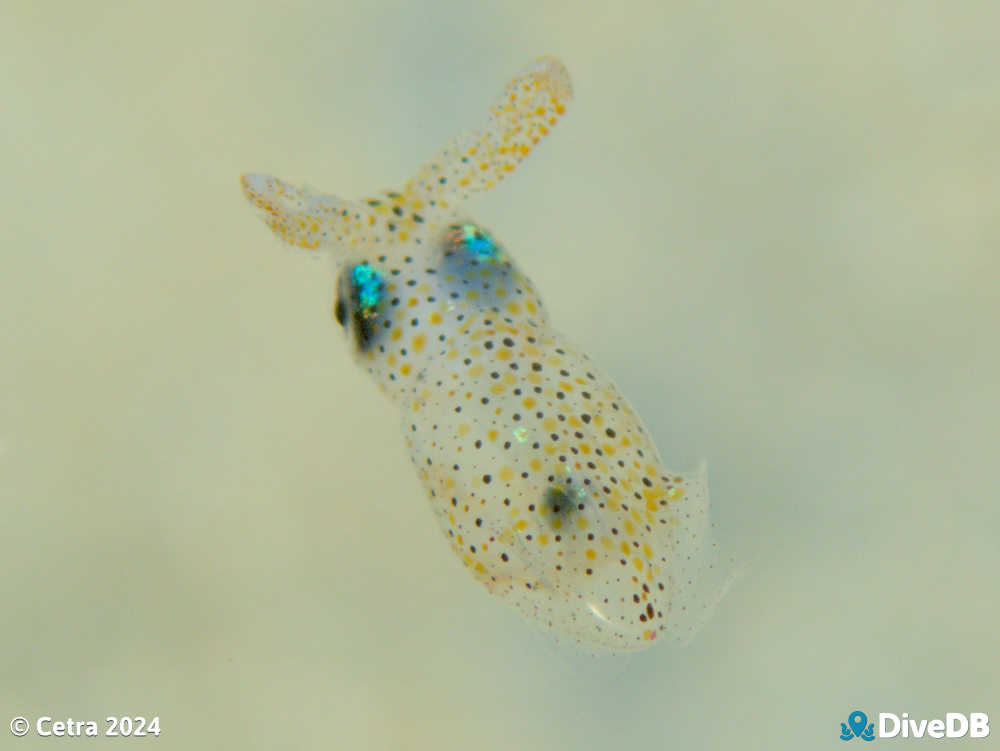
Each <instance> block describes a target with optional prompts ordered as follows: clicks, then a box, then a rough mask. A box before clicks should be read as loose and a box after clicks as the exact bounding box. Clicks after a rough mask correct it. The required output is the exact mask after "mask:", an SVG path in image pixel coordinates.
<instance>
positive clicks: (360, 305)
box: [351, 263, 385, 315]
mask: <svg viewBox="0 0 1000 751" xmlns="http://www.w3.org/2000/svg"><path fill="white" fill-rule="evenodd" d="M351 285H352V286H353V287H354V299H355V304H354V313H355V314H358V313H361V314H363V315H373V314H374V312H375V308H377V307H378V304H379V301H380V300H381V299H382V293H383V291H384V290H385V284H384V283H383V281H382V275H381V274H380V273H379V272H378V271H376V270H375V269H373V268H372V267H371V266H369V265H368V264H367V263H360V264H358V265H357V266H355V267H354V269H353V270H352V271H351Z"/></svg>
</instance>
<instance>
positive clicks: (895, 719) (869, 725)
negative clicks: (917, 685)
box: [840, 709, 990, 741]
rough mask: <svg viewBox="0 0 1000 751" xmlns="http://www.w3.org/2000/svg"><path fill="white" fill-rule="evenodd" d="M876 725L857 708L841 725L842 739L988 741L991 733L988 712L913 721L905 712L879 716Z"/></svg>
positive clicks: (886, 713)
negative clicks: (973, 739) (959, 739)
mask: <svg viewBox="0 0 1000 751" xmlns="http://www.w3.org/2000/svg"><path fill="white" fill-rule="evenodd" d="M877 727H878V732H877V733H876V731H875V728H876V723H874V722H869V721H868V715H866V714H865V713H864V712H862V711H861V710H860V709H855V710H854V711H853V712H851V713H850V714H849V715H848V716H847V722H842V723H840V740H842V741H853V740H854V739H855V738H860V739H861V740H863V741H873V740H875V739H876V738H965V737H966V736H968V737H969V738H986V737H988V736H989V734H990V718H989V715H987V714H986V713H985V712H969V713H968V714H963V713H962V712H947V713H945V716H944V718H943V719H942V718H933V719H929V720H928V719H920V720H914V719H911V718H910V715H909V714H908V713H906V712H903V713H902V714H893V713H892V712H879V713H878V723H877Z"/></svg>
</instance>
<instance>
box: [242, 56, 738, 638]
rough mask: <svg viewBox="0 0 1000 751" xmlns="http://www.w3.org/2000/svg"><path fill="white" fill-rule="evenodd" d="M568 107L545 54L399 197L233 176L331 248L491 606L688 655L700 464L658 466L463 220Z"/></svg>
mask: <svg viewBox="0 0 1000 751" xmlns="http://www.w3.org/2000/svg"><path fill="white" fill-rule="evenodd" d="M571 98H572V87H571V84H570V79H569V75H568V73H567V71H566V69H565V68H564V67H563V65H562V64H561V63H560V62H559V61H558V60H556V59H555V58H552V57H543V58H540V59H538V60H536V61H535V62H534V63H533V64H531V65H530V66H528V67H527V68H525V69H524V70H523V71H522V72H521V73H520V74H519V75H518V76H516V77H515V78H514V79H513V80H512V81H511V82H510V83H509V84H508V85H507V88H506V89H505V91H504V93H503V95H502V96H501V98H500V99H499V100H498V102H497V103H496V104H495V105H494V106H493V107H492V108H491V110H490V117H489V120H488V122H487V125H486V127H485V128H484V129H483V130H481V131H474V132H471V133H467V134H464V135H462V136H459V137H458V138H456V139H455V140H454V141H453V142H452V143H450V144H449V145H448V146H447V147H446V148H445V149H443V150H442V151H441V152H439V154H438V155H437V156H436V157H435V158H434V159H432V160H430V161H429V162H427V163H426V164H424V165H423V166H422V167H421V168H420V170H419V171H418V172H417V175H416V176H415V177H414V178H413V179H412V180H410V181H409V182H408V183H407V184H406V186H405V187H404V188H403V189H402V190H401V191H399V192H396V191H387V192H384V193H382V194H380V195H378V196H376V197H373V198H368V199H363V200H361V201H346V200H344V199H340V198H336V197H333V196H326V195H319V194H315V193H312V192H311V191H309V190H307V189H304V188H298V187H294V186H292V185H290V184H288V183H285V182H283V181H281V180H278V179H276V178H273V177H269V176H264V175H251V174H248V175H244V176H243V177H242V185H243V190H244V193H245V195H246V197H247V199H248V200H249V201H250V202H251V203H252V204H253V205H254V206H255V207H257V209H258V210H259V212H260V214H261V216H262V218H263V220H264V221H265V223H266V224H267V225H268V226H269V227H270V228H271V229H272V230H273V231H274V232H275V234H277V235H278V236H279V237H280V238H281V239H282V240H284V241H285V242H286V243H289V244H291V245H295V246H299V247H303V248H307V249H310V250H315V249H318V248H330V249H332V250H334V258H335V260H336V263H337V266H338V269H339V278H338V283H337V294H336V301H335V303H334V317H335V318H336V320H337V321H338V322H339V323H340V324H341V326H343V327H344V328H345V330H346V331H347V334H348V338H349V340H350V348H351V351H352V353H353V356H354V358H355V360H356V361H357V362H358V363H359V365H360V366H361V367H362V368H364V369H365V370H367V372H368V373H370V374H371V376H372V377H373V378H374V379H375V381H376V382H377V383H378V385H379V387H380V388H381V390H382V391H383V392H384V393H385V394H386V395H387V396H388V397H389V398H390V399H391V400H392V401H393V402H394V403H395V404H396V405H397V406H398V407H399V409H400V413H401V415H402V425H403V430H404V434H405V437H406V441H407V445H408V447H409V452H410V456H411V459H412V461H413V464H414V467H415V468H416V470H417V473H418V475H419V477H420V480H421V482H422V483H423V485H424V487H425V488H426V490H427V492H428V495H429V498H430V502H431V507H432V509H433V511H434V514H435V515H436V517H437V519H438V522H439V523H440V525H441V529H442V530H443V532H444V534H445V536H446V538H447V539H448V542H449V543H450V545H451V547H452V549H453V550H454V551H455V554H456V555H457V556H458V557H459V559H460V560H461V561H462V562H463V564H464V565H465V566H466V568H468V569H469V571H470V572H471V573H472V575H473V576H474V577H475V579H476V580H477V581H479V582H480V583H482V584H483V586H484V587H485V588H486V589H487V590H488V591H489V592H490V593H492V594H493V595H495V596H497V597H499V598H501V599H503V600H505V601H506V602H508V603H509V604H511V605H513V606H514V607H516V608H517V609H518V610H520V612H521V613H522V614H523V615H524V616H526V617H527V618H529V619H530V620H533V621H535V622H538V623H540V624H541V625H542V626H544V627H546V628H548V629H551V631H552V632H554V633H555V634H557V635H561V636H564V637H568V638H570V639H571V640H573V641H574V642H575V643H576V644H578V645H579V646H581V647H583V648H584V649H587V650H591V651H603V652H622V651H632V650H638V649H643V648H645V647H648V646H649V645H651V644H653V643H654V642H655V640H656V639H657V638H658V637H660V636H661V635H664V636H666V637H667V638H669V639H672V640H676V641H684V640H686V639H687V638H689V637H690V635H691V634H693V632H694V631H695V630H696V629H697V628H698V626H699V625H700V624H701V623H702V622H703V620H704V619H705V618H706V617H707V615H708V613H709V612H710V611H711V609H712V606H713V605H714V603H715V602H716V601H717V600H718V597H719V596H720V595H719V590H718V588H717V587H715V586H714V585H712V584H710V585H708V587H707V588H706V586H705V585H704V583H703V582H704V580H705V579H713V577H712V576H705V574H706V572H709V571H710V570H712V569H716V570H718V566H717V565H716V564H715V562H714V558H715V556H714V550H713V547H714V546H713V544H712V543H711V541H710V535H709V532H710V524H709V519H708V493H707V486H706V478H705V474H704V469H702V470H701V471H700V472H698V473H696V474H693V475H685V474H681V473H678V472H675V471H672V470H668V469H666V468H665V467H664V466H663V463H662V462H661V460H660V457H659V454H658V452H657V450H656V447H655V446H654V445H653V442H652V440H651V438H650V436H649V434H648V432H647V431H646V429H645V428H644V427H643V424H642V421H641V420H640V419H639V417H638V415H637V414H636V413H635V411H634V410H633V408H632V406H631V405H630V404H629V402H628V400H627V399H626V398H625V397H624V396H623V395H622V394H621V392H620V391H619V390H618V388H617V386H616V385H615V384H614V383H613V382H612V381H611V379H610V378H609V377H608V376H607V375H605V374H604V373H603V371H602V370H601V369H600V368H599V367H598V366H597V365H595V364H594V363H593V362H592V361H591V360H590V358H589V357H588V356H587V355H586V354H584V353H583V352H582V351H580V350H579V349H577V348H576V347H575V346H574V345H573V344H571V343H570V342H569V341H568V340H567V339H566V338H564V337H563V335H562V334H560V333H559V332H558V331H556V330H555V329H554V328H553V327H552V325H551V324H550V322H549V317H548V314H547V312H546V310H545V308H544V307H543V305H542V300H541V298H540V297H539V294H538V292H537V290H536V289H535V287H534V285H533V284H532V282H531V280H530V279H529V278H528V277H527V276H526V275H525V274H524V272H523V271H521V269H520V268H519V267H518V266H517V264H516V263H515V262H514V260H513V259H512V258H511V256H510V255H509V254H508V252H507V251H506V250H505V249H504V248H503V247H502V246H501V245H500V243H499V242H498V241H497V240H496V239H495V238H494V237H493V235H492V234H490V233H489V232H488V231H487V230H486V229H484V228H483V227H481V226H480V225H478V224H476V223H475V222H473V221H472V220H470V219H468V218H467V217H466V216H465V215H464V214H463V213H462V211H461V204H462V202H463V201H464V200H465V199H466V198H468V197H469V196H470V195H472V194H474V193H477V192H481V191H485V190H488V189H489V188H491V187H492V186H493V185H495V184H496V183H497V182H499V181H500V180H502V179H503V178H505V177H506V176H507V175H508V174H509V173H510V172H512V171H513V170H514V169H515V168H516V166H517V165H518V164H519V163H520V162H521V161H522V160H523V159H524V158H525V157H526V156H527V155H528V154H529V153H530V152H531V150H532V149H533V148H534V147H535V146H536V145H537V144H538V142H539V141H540V140H541V138H543V137H544V136H545V135H547V133H548V132H549V130H550V129H551V128H552V126H554V125H555V124H556V122H557V121H558V119H559V118H560V116H561V115H562V114H563V113H564V112H565V108H566V105H567V104H568V102H569V101H570V99H571Z"/></svg>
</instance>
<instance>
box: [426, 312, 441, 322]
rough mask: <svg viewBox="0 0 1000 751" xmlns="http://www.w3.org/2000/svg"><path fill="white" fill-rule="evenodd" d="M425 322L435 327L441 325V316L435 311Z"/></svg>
mask: <svg viewBox="0 0 1000 751" xmlns="http://www.w3.org/2000/svg"><path fill="white" fill-rule="evenodd" d="M427 320H429V321H430V322H431V323H433V324H434V325H437V324H439V323H441V314H440V313H438V312H437V311H436V310H435V311H434V312H433V313H431V314H430V316H428V318H427Z"/></svg>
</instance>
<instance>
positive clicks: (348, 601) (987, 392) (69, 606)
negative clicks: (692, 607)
mask: <svg viewBox="0 0 1000 751" xmlns="http://www.w3.org/2000/svg"><path fill="white" fill-rule="evenodd" d="M998 28H1000V5H997V4H995V3H979V2H975V3H973V2H955V3H948V4H945V3H938V2H925V1H919V2H918V1H914V2H879V3H874V2H873V3H866V2H843V1H841V2H836V3H832V2H830V3H824V2H802V0H783V1H782V0H775V1H773V2H753V3H751V2H731V3H709V4H704V5H702V6H701V7H695V6H694V4H689V3H662V2H652V1H650V2H646V3H625V4H623V5H619V4H617V3H600V2H596V1H594V2H544V1H543V2H537V1H536V2H509V3H496V4H489V5H487V4H479V3H467V2H459V1H458V0H455V1H453V2H431V3H427V4H424V3H411V2H402V1H398V2H386V3H381V4H379V5H378V8H377V9H376V8H373V7H370V5H369V4H367V3H360V2H357V3H337V2H322V3H320V2H309V1H301V2H291V3H269V4H264V3H260V4H254V5H252V4H249V3H236V2H229V3H216V2H190V1H185V2H176V3H155V4H154V3H132V2H124V1H122V2H87V3H81V2H61V3H56V2H52V3H44V2H43V3H31V2H27V1H26V0H15V1H14V2H13V3H11V2H6V3H4V7H3V10H0V63H2V70H3V73H2V76H0V101H2V103H3V104H2V116H0V177H2V179H0V216H2V223H0V254H2V274H0V337H2V339H0V346H2V354H0V495H2V502H0V503H2V505H0V511H2V525H0V640H2V641H0V711H2V712H3V717H2V718H0V720H2V722H0V738H2V740H0V747H3V748H11V749H16V748H24V749H27V748H42V747H45V748H48V747H50V746H51V747H53V748H55V747H56V746H57V745H59V742H58V741H57V740H48V741H44V740H41V739H39V738H37V737H35V736H34V734H33V733H32V735H31V736H30V737H29V738H28V739H23V740H17V739H14V738H12V737H11V736H9V735H7V732H8V731H7V729H6V727H5V725H6V723H7V722H8V721H9V718H10V717H13V716H15V715H25V716H27V717H29V718H31V719H32V720H33V719H34V718H35V717H37V716H38V715H41V714H47V715H52V716H55V717H57V718H58V717H62V718H65V717H68V716H71V717H73V718H75V719H102V718H103V717H104V716H105V715H108V714H132V715H146V716H151V715H154V714H155V715H159V716H160V718H161V727H162V730H163V732H162V735H161V736H160V738H159V739H158V740H156V741H152V740H148V741H146V743H148V744H150V745H156V746H157V747H158V748H164V749H167V748H169V749H198V748H206V749H229V748H232V749H247V748H265V749H272V748H274V749H276V748H302V749H312V748H343V749H353V748H359V749H363V748H373V749H383V748H400V749H469V748H480V749H505V748H519V749H529V750H532V749H553V748H580V749H601V750H602V751H605V750H606V749H614V748H622V747H625V745H626V744H627V745H628V747H642V748H651V749H677V748H705V749H732V748H768V749H783V748H788V749H803V748H840V747H842V742H841V741H840V740H839V738H838V733H839V729H840V723H841V722H842V721H845V720H846V718H847V715H848V713H849V712H850V711H851V710H853V709H855V708H860V709H862V710H864V711H867V712H868V713H869V714H871V715H873V714H874V713H876V712H879V711H892V712H896V713H897V714H899V713H902V712H908V713H909V714H910V716H911V717H923V718H932V717H943V716H944V713H945V712H948V711H956V712H970V711H986V712H991V713H992V721H993V725H994V728H995V730H994V739H995V738H996V737H997V736H998V734H1000V677H998V672H1000V669H998V667H997V666H998V665H1000V639H998V636H997V633H998V632H997V629H998V627H997V624H998V621H1000V593H998V589H1000V588H998V584H997V572H998V571H1000V542H998V540H1000V512H998V491H1000V480H998V473H997V469H996V466H997V454H998V448H1000V437H998V436H1000V429H998V424H1000V385H998V384H1000V354H998V347H997V341H998V334H997V328H998V319H1000V281H998V280H1000V258H998V248H1000V219H998V217H1000V157H998V141H997V133H998V131H1000V32H998ZM547 52H548V53H554V54H557V55H559V56H561V57H562V58H563V59H564V60H565V62H566V64H567V66H568V67H569V69H570V71H571V73H572V74H573V77H574V81H575V86H576V99H575V101H574V102H573V104H572V108H571V110H570V115H569V116H568V117H567V118H566V119H565V121H564V122H563V123H561V124H560V125H559V126H558V128H557V129H556V131H555V132H554V133H553V137H552V138H551V139H549V141H548V142H547V143H545V144H544V146H543V148H541V149H539V150H538V152H537V154H535V155H533V156H532V158H531V159H530V160H528V161H527V162H526V163H525V165H524V166H523V168H522V169H520V170H519V171H518V173H517V174H516V175H515V176H514V177H513V178H512V179H511V180H510V181H509V182H506V183H504V184H503V185H502V186H500V187H499V188H498V189H497V190H495V191H493V192H492V193H490V194H489V195H487V196H484V197H482V198H480V199H477V201H476V203H475V205H474V206H473V207H472V209H473V212H474V214H475V216H476V217H477V218H479V219H480V220H481V221H482V222H483V223H484V224H485V225H486V226H488V227H491V228H492V229H493V230H494V231H496V233H497V234H498V236H499V237H500V238H501V240H502V241H503V242H504V243H505V245H506V247H507V248H508V249H509V250H510V251H511V252H512V253H513V254H514V255H515V256H516V257H517V258H518V259H519V261H520V262H521V263H522V265H523V266H524V268H526V269H527V270H528V272H529V273H530V274H531V276H532V277H533V278H534V280H535V282H536V283H537V285H538V287H539V288H540V289H541V290H542V291H543V293H544V295H545V297H546V301H547V304H548V306H549V309H550V311H551V314H552V317H553V319H554V321H555V322H556V325H557V326H559V327H560V328H561V329H562V330H563V331H565V332H566V333H567V334H569V335H570V336H571V338H573V339H574V340H576V341H579V342H581V343H584V344H585V345H586V346H587V348H588V349H589V351H590V352H591V354H592V356H593V357H594V358H595V359H597V360H598V362H600V363H601V364H602V365H603V367H604V368H605V369H606V370H607V371H608V372H610V374H611V375H612V376H613V377H615V378H616V379H617V380H618V382H619V383H620V385H621V386H622V388H623V389H624V391H625V392H626V393H627V394H628V395H629V396H630V398H631V399H632V401H633V402H634V404H635V405H636V407H637V408H638V410H639V412H640V413H641V414H642V415H643V416H644V419H645V422H646V423H647V425H648V426H649V428H650V430H651V431H652V433H653V434H654V436H655V437H656V439H657V442H658V444H659V446H660V449H661V453H662V454H663V456H664V458H665V459H666V460H667V463H668V465H670V466H673V467H675V468H680V469H683V468H686V467H691V466H694V465H695V464H696V463H697V462H698V461H699V460H701V459H703V458H704V459H707V460H708V461H709V464H710V484H711V488H712V496H713V508H714V517H715V520H716V522H717V524H718V530H719V531H718V536H719V539H720V541H721V542H722V543H723V545H724V546H725V548H726V550H727V551H728V552H730V553H731V554H733V555H735V556H736V557H737V558H738V559H739V560H741V561H746V562H749V567H748V573H747V575H746V576H745V577H744V578H743V579H742V580H741V581H740V582H739V584H738V585H737V586H736V587H735V588H734V589H733V590H732V591H731V593H730V594H729V596H728V597H727V598H726V599H725V600H724V601H723V603H722V605H721V606H720V607H719V609H718V611H717V613H716V615H715V617H714V618H713V620H712V621H711V622H709V624H708V625H707V626H706V628H705V629H704V630H703V631H702V632H701V633H700V634H699V636H698V638H697V639H696V640H695V641H694V642H693V643H692V644H691V645H690V646H688V647H686V648H683V649H671V648H668V647H663V648H657V649H654V650H652V651H649V652H646V653H643V654H640V655H638V656H634V657H631V658H627V659H601V660H595V659H593V658H589V657H585V656H577V655H575V654H572V653H566V652H564V651H563V650H562V649H558V648H555V647H553V645H552V644H551V643H550V641H549V640H548V639H547V638H546V637H544V636H543V635H541V634H539V633H537V632H536V631H535V630H534V629H533V628H532V627H530V626H528V625H527V624H526V623H525V622H523V621H522V620H521V619H520V618H519V617H518V616H517V615H516V614H515V613H513V612H511V611H508V610H507V609H506V608H505V607H504V606H503V605H502V604H501V603H499V602H496V601H493V600H492V599H491V598H490V597H489V596H488V595H487V594H486V593H485V592H483V591H481V590H480V589H479V587H478V586H477V585H476V584H475V583H474V582H473V581H472V579H471V578H470V577H469V576H468V575H467V574H466V573H465V572H464V571H463V570H462V568H461V566H460V564H459V562H458V561H457V560H456V559H454V557H453V555H452V553H451V552H450V550H449V549H448V546H447V545H446V544H445V543H444V541H443V540H442V539H441V535H440V532H439V531H438V529H437V527H436V523H435V522H434V520H433V519H432V516H431V514H430V512H429V510H428V508H427V502H426V500H425V499H424V498H423V496H422V490H421V488H420V486H419V484H418V482H417V480H416V478H415V476H414V474H413V472H412V471H411V469H410V466H409V460H408V459H407V456H406V454H405V451H404V446H403V441H402V438H401V437H400V435H399V434H398V430H397V427H396V417H395V415H394V413H393V410H392V408H391V407H390V405H389V404H388V402H386V401H385V400H384V399H382V397H381V396H380V395H379V394H378V392H377V391H376V389H375V387H374V386H373V385H372V384H371V383H369V382H368V381H367V380H366V377H365V376H364V375H363V374H362V373H361V372H359V371H356V370H355V367H354V366H353V365H352V363H351V361H350V359H349V357H348V354H347V351H346V349H345V346H344V343H343V340H342V335H341V332H340V330H339V328H338V327H337V326H336V325H335V323H334V322H333V321H332V320H331V316H330V312H329V310H330V301H331V299H332V287H333V284H332V279H331V276H330V273H331V272H330V267H329V265H328V263H325V262H323V261H322V260H319V261H315V262H313V261H311V260H310V259H308V258H306V257H304V256H303V255H301V254H296V253H289V252H284V251H283V250H282V249H281V248H280V245H279V243H278V241H277V240H276V239H275V238H273V237H272V236H271V235H270V234H269V233H268V232H267V231H266V229H265V227H264V226H263V225H262V224H261V223H260V222H259V221H258V220H257V219H256V218H255V217H254V215H253V213H252V212H251V210H250V208H249V207H248V206H247V205H245V202H244V200H243V198H242V196H241V194H240V191H239V186H238V183H237V176H238V175H239V173H241V172H243V171H262V172H271V173H273V174H276V175H280V176H282V177H285V178H288V179H290V180H293V181H300V182H305V183H308V184H311V185H314V186H316V187H318V188H320V189H323V190H326V191H329V192H333V193H337V194H340V195H344V196H347V197H352V196H358V195H362V194H365V193H367V192H370V191H373V190H375V189H379V188H388V187H393V186H397V185H400V184H401V183H402V182H403V181H404V180H405V179H406V178H407V177H408V176H409V174H410V173H411V172H413V171H414V170H415V169H416V167H417V166H418V165H419V164H420V162H422V161H423V160H424V159H425V158H426V157H428V156H429V155H430V154H432V153H433V152H434V151H435V150H436V149H437V148H438V147H439V146H440V145H441V144H443V143H444V142H445V141H446V140H447V139H448V138H450V137H451V136H453V135H455V134H456V133H458V132H459V131H461V130H464V129H467V128H470V127H475V126H477V125H478V124H480V123H481V122H482V120H483V118H484V116H485V113H486V108H487V106H488V105H489V104H490V103H491V102H492V101H493V99H494V98H495V97H496V96H497V95H498V94H499V92H500V90H501V88H502V87H503V85H504V84H505V83H506V81H507V80H508V78H509V77H510V76H512V75H513V74H514V73H515V72H516V71H517V70H518V69H519V68H520V67H522V66H523V65H524V64H525V63H526V62H528V61H529V60H531V59H532V58H534V57H535V56H537V55H539V54H542V53H547ZM102 727H103V723H102ZM107 742H108V741H105V740H100V741H96V742H94V741H92V742H91V743H92V744H93V745H94V746H103V745H104V744H105V743H107ZM66 743H72V742H71V741H66ZM123 743H124V744H127V745H129V747H131V746H132V745H134V744H136V743H139V741H134V740H132V741H118V745H122V744H123ZM963 745H964V742H954V741H953V742H952V744H951V747H962V746H963ZM988 745H990V742H989V741H986V742H985V743H983V742H979V743H978V744H974V743H969V746H970V747H976V748H982V747H986V746H988Z"/></svg>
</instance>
